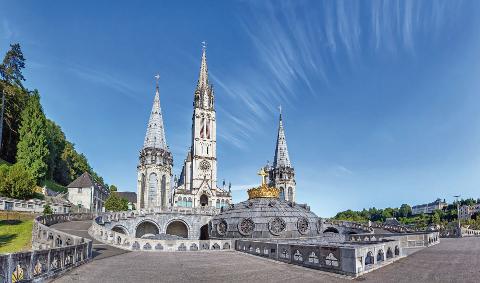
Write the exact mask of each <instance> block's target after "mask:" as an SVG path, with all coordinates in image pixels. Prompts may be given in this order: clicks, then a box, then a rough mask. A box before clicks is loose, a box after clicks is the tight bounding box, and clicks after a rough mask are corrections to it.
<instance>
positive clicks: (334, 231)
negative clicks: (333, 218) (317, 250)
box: [323, 227, 338, 234]
mask: <svg viewBox="0 0 480 283" xmlns="http://www.w3.org/2000/svg"><path fill="white" fill-rule="evenodd" d="M323 233H335V234H338V229H337V228H335V227H328V228H327V229H325V230H324V231H323Z"/></svg>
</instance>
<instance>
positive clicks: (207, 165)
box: [198, 160, 210, 171]
mask: <svg viewBox="0 0 480 283" xmlns="http://www.w3.org/2000/svg"><path fill="white" fill-rule="evenodd" d="M198 167H199V168H200V170H202V171H207V170H209V169H210V163H209V162H208V161H206V160H203V161H202V162H200V165H199V166H198Z"/></svg>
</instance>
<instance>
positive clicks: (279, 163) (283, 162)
mask: <svg viewBox="0 0 480 283" xmlns="http://www.w3.org/2000/svg"><path fill="white" fill-rule="evenodd" d="M273 167H275V168H278V167H292V166H291V164H290V157H289V156H288V149H287V140H286V138H285V130H284V129H283V123H282V113H280V121H279V124H278V136H277V145H276V147H275V157H274V159H273Z"/></svg>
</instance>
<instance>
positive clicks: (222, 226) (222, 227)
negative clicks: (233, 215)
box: [217, 219, 228, 236]
mask: <svg viewBox="0 0 480 283" xmlns="http://www.w3.org/2000/svg"><path fill="white" fill-rule="evenodd" d="M227 228H228V224H227V222H226V221H225V220H224V219H222V220H221V221H220V223H218V224H217V233H218V234H219V235H220V236H225V234H226V233H227Z"/></svg>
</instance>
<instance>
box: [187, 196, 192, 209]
mask: <svg viewBox="0 0 480 283" xmlns="http://www.w3.org/2000/svg"><path fill="white" fill-rule="evenodd" d="M187 207H192V198H188V201H187Z"/></svg>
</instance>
